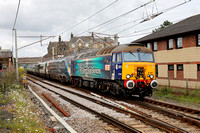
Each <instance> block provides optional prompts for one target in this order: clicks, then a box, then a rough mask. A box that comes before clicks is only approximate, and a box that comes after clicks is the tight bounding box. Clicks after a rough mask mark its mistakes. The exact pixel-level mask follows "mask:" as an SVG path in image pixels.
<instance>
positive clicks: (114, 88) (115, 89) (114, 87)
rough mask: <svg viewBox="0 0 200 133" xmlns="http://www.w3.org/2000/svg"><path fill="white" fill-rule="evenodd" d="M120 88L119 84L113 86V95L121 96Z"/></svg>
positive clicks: (111, 90)
mask: <svg viewBox="0 0 200 133" xmlns="http://www.w3.org/2000/svg"><path fill="white" fill-rule="evenodd" d="M119 88H120V86H119V85H118V84H117V83H114V84H113V87H111V89H110V92H111V94H113V95H119Z"/></svg>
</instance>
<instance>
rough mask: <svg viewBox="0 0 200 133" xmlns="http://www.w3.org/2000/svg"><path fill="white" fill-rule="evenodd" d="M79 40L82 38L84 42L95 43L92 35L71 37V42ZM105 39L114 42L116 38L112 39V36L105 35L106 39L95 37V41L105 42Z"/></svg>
mask: <svg viewBox="0 0 200 133" xmlns="http://www.w3.org/2000/svg"><path fill="white" fill-rule="evenodd" d="M78 40H82V41H83V42H84V43H93V37H92V36H79V37H73V38H71V39H70V43H76V42H77V41H78ZM104 41H105V42H114V40H113V39H111V38H110V37H105V38H104V39H100V38H94V43H103V42H104Z"/></svg>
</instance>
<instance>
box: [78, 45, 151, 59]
mask: <svg viewBox="0 0 200 133" xmlns="http://www.w3.org/2000/svg"><path fill="white" fill-rule="evenodd" d="M139 49H140V50H139ZM138 50H139V51H140V52H147V53H152V51H151V50H150V49H148V48H146V47H145V46H144V45H143V44H139V43H131V44H123V45H117V46H111V47H107V48H103V49H100V50H96V49H95V50H91V51H88V52H85V53H81V54H78V55H77V56H75V59H81V58H89V57H95V56H106V55H111V54H112V53H117V52H129V51H131V52H137V51H138Z"/></svg>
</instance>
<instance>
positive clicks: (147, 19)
mask: <svg viewBox="0 0 200 133" xmlns="http://www.w3.org/2000/svg"><path fill="white" fill-rule="evenodd" d="M190 1H191V0H188V1H185V2H183V3H180V4H177V5H175V6H172V7H170V8H167V9H164V10H162V11H160V12H158V13H157V14H152V16H150V17H147V18H146V19H144V20H143V21H141V22H140V23H138V24H134V25H132V26H130V27H128V28H126V29H123V30H121V31H119V32H118V33H117V34H119V33H122V32H124V31H126V30H129V29H131V28H133V27H135V26H136V25H139V24H141V23H144V22H146V21H149V20H151V19H154V18H155V17H157V16H159V15H161V14H163V13H165V12H168V11H170V10H172V9H174V8H177V7H179V6H181V5H183V4H185V3H187V2H190Z"/></svg>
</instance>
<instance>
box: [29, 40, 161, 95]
mask: <svg viewBox="0 0 200 133" xmlns="http://www.w3.org/2000/svg"><path fill="white" fill-rule="evenodd" d="M27 71H28V73H32V74H35V75H38V76H42V77H45V78H52V79H57V80H60V81H61V82H68V83H71V84H75V85H77V86H79V87H82V86H86V87H90V88H93V89H98V90H100V91H102V92H110V93H112V94H113V95H123V96H125V97H129V96H132V95H138V96H140V97H145V96H151V95H152V92H153V89H155V88H156V87H157V86H158V83H157V81H156V80H155V60H154V55H153V52H152V51H151V50H150V49H147V48H146V47H145V46H144V45H142V44H135V43H132V44H124V45H117V46H111V47H107V48H103V49H95V50H88V51H86V52H82V53H76V54H75V55H71V56H68V57H65V58H63V59H58V60H51V61H47V62H41V63H39V64H37V65H35V66H29V67H28V68H27Z"/></svg>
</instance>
